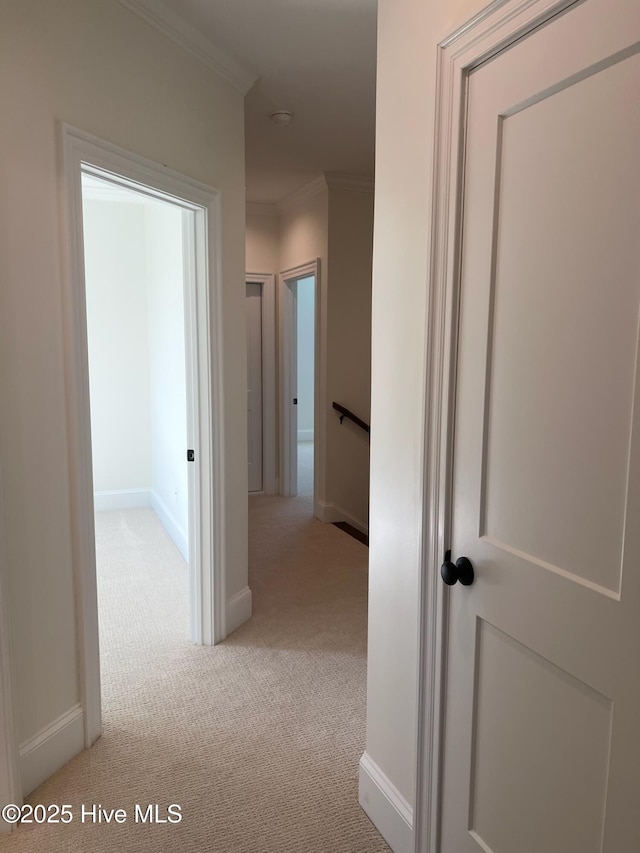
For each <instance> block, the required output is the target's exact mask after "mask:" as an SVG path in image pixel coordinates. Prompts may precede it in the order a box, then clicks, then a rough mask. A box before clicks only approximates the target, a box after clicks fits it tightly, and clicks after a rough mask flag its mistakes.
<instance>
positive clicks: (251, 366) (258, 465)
mask: <svg viewBox="0 0 640 853" xmlns="http://www.w3.org/2000/svg"><path fill="white" fill-rule="evenodd" d="M246 288H247V298H246V300H245V308H246V315H247V454H248V464H249V491H250V492H260V491H262V288H261V287H260V285H259V284H258V283H257V282H256V283H255V284H254V283H252V282H247V285H246Z"/></svg>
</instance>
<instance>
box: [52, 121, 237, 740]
mask: <svg viewBox="0 0 640 853" xmlns="http://www.w3.org/2000/svg"><path fill="white" fill-rule="evenodd" d="M60 132H61V150H62V160H63V170H64V192H63V196H62V199H63V205H64V209H65V214H66V216H65V220H64V221H65V240H64V244H63V245H64V262H65V273H66V275H65V330H66V343H67V347H66V369H67V376H68V392H69V393H68V400H67V403H68V416H69V449H70V470H71V524H72V531H73V548H74V554H73V557H74V573H75V582H76V585H77V617H78V637H79V647H80V654H79V677H80V688H81V692H82V696H83V709H82V717H81V720H82V723H83V727H84V742H85V746H87V747H89V746H91V745H92V744H93V743H94V742H95V741H96V739H97V738H98V737H99V736H100V734H101V731H102V710H101V708H102V703H101V690H100V641H99V619H98V599H97V575H96V550H95V539H96V536H95V533H96V530H95V517H94V470H93V469H94V463H93V459H92V449H91V443H92V435H91V404H90V378H89V360H90V359H89V350H88V333H87V331H88V317H87V302H88V294H87V288H86V281H85V278H86V276H85V271H86V270H85V251H84V234H83V225H84V216H83V197H82V180H83V177H84V176H85V175H90V176H92V177H93V178H96V179H99V180H101V181H104V182H105V183H106V184H108V185H109V187H108V188H107V189H111V191H113V189H114V188H120V189H126V190H128V191H130V192H134V193H136V194H140V195H142V196H145V197H146V198H148V199H154V200H156V201H160V202H163V203H165V204H168V205H170V206H171V207H172V208H175V209H176V210H177V211H178V214H179V217H180V221H181V232H180V239H181V241H182V262H183V274H182V279H181V281H182V283H183V285H184V290H183V295H182V299H183V303H182V304H183V311H184V342H185V351H184V362H183V363H184V372H185V374H186V401H187V403H186V434H187V442H186V444H187V446H186V447H184V446H183V447H182V448H181V451H182V454H184V456H183V458H184V459H185V461H187V460H189V461H188V465H187V471H188V473H187V483H188V485H187V491H188V498H187V499H188V507H189V510H188V513H187V519H188V530H187V549H186V550H187V553H188V557H189V569H188V591H187V596H186V598H187V603H186V608H185V609H186V610H187V611H188V619H187V623H188V635H189V638H190V639H191V641H192V642H194V643H197V644H203V645H213V644H214V643H217V642H219V641H220V640H221V639H223V638H224V637H225V636H226V624H225V608H224V601H225V597H224V587H223V583H224V552H223V549H222V545H221V540H222V535H221V530H222V527H223V520H222V513H223V499H224V498H223V494H222V492H221V489H222V486H221V475H220V472H221V471H222V461H221V460H222V458H223V453H224V441H223V438H224V437H223V435H222V433H221V430H220V428H219V423H220V421H221V411H222V404H221V399H220V373H221V363H222V361H221V356H222V352H221V350H222V343H221V340H220V336H218V335H213V334H212V330H211V325H212V323H213V322H216V323H217V322H219V317H218V310H219V305H220V302H219V299H220V292H221V279H220V271H219V246H220V199H219V193H218V192H217V191H216V190H215V189H213V188H211V187H208V186H206V185H205V184H201V183H199V182H197V181H193V180H192V179H191V178H188V177H185V176H184V175H181V174H179V173H178V172H173V171H171V170H169V169H167V168H166V167H163V166H161V165H159V164H157V163H154V162H153V161H151V160H147V159H145V158H142V157H139V156H138V155H135V154H132V153H130V152H128V151H126V150H124V149H121V148H118V147H117V146H115V145H112V144H111V143H109V142H105V141H104V140H100V139H98V138H97V137H94V136H91V135H90V134H86V133H84V132H83V131H81V130H78V129H77V128H73V127H70V126H69V125H66V124H61V125H60ZM212 306H213V307H212ZM128 310H129V308H128V306H125V308H123V309H121V314H120V316H119V319H120V321H121V327H122V328H124V327H125V326H126V322H127V317H126V314H127V311H128ZM118 328H120V326H119V327H118ZM117 334H119V332H118V333H117ZM165 365H166V362H165ZM129 422H130V419H129ZM130 426H131V430H132V432H133V431H134V425H133V424H130ZM136 428H137V425H136ZM191 460H192V461H191ZM103 491H106V492H109V491H124V492H126V491H127V489H120V490H118V489H108V488H107V489H104V490H103ZM131 491H133V492H136V491H138V490H137V489H132V490H131ZM178 493H180V490H179V489H178ZM103 497H105V496H103ZM106 497H108V496H106ZM138 497H139V495H138ZM174 498H175V495H174ZM154 515H155V511H154ZM167 536H169V534H167ZM173 541H174V550H176V551H177V546H176V545H175V540H173ZM178 553H179V552H178ZM148 590H149V586H147V587H146V591H148ZM144 594H145V590H144V589H143V590H142V594H141V596H140V599H139V601H140V602H142V603H144ZM167 600H168V597H167ZM168 606H170V602H169V603H168ZM129 609H130V611H131V613H130V616H131V619H132V620H136V619H137V616H138V613H137V612H136V609H135V607H132V608H129ZM231 621H232V623H233V619H232V620H231ZM184 633H185V634H186V630H185V632H184ZM141 639H142V642H144V643H146V644H147V645H148V644H149V640H150V637H149V636H148V635H147V636H144V637H142V638H141Z"/></svg>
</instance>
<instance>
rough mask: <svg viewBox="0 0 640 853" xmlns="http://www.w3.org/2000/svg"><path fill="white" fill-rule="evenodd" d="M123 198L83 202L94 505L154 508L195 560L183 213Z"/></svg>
mask: <svg viewBox="0 0 640 853" xmlns="http://www.w3.org/2000/svg"><path fill="white" fill-rule="evenodd" d="M110 192H111V194H113V195H114V196H117V194H118V192H117V190H111V191H110ZM123 196H124V197H123V199H122V200H121V201H116V200H113V201H106V200H104V199H100V200H96V199H95V198H93V197H92V192H91V189H89V190H88V192H86V193H85V200H84V216H83V219H84V242H85V275H86V293H87V334H88V343H89V377H90V383H91V441H92V451H93V480H94V482H93V485H94V493H95V505H96V509H98V510H99V509H117V508H120V507H122V508H125V507H127V506H134V505H135V506H153V508H154V509H155V511H156V513H157V514H158V516H159V518H160V520H161V521H162V523H163V524H164V526H165V527H166V529H167V531H168V532H169V534H170V535H171V537H172V538H173V540H174V542H175V543H176V545H177V546H178V548H179V550H180V551H181V553H182V555H183V556H184V558H185V560H187V561H188V559H189V557H188V542H187V537H188V508H189V507H188V471H187V462H186V450H187V419H186V418H187V415H186V406H187V394H186V376H185V326H184V283H183V277H184V276H183V251H182V227H183V226H182V217H183V213H182V210H181V209H180V208H177V207H174V206H172V205H170V204H165V203H163V202H160V201H153V200H151V199H144V200H142V199H141V200H140V201H137V202H131V201H127V198H128V197H129V195H128V193H126V194H125V193H123ZM184 215H187V214H184Z"/></svg>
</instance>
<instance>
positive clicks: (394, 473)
mask: <svg viewBox="0 0 640 853" xmlns="http://www.w3.org/2000/svg"><path fill="white" fill-rule="evenodd" d="M484 5H486V4H485V3H484V2H482V0H432V2H430V3H425V2H424V0H380V2H379V13H378V80H377V132H376V209H375V229H374V250H373V270H374V273H373V307H372V341H373V350H372V352H373V356H372V397H371V420H372V422H373V423H374V425H375V429H374V430H373V433H372V443H371V549H370V554H369V559H370V576H369V585H370V586H369V647H368V692H367V747H366V748H367V752H368V754H369V755H370V756H371V758H372V759H373V760H374V761H375V762H376V763H377V764H378V766H379V767H380V768H381V770H382V771H383V773H384V774H385V775H386V776H387V777H388V779H389V780H390V781H391V782H392V783H393V784H394V785H395V786H396V787H397V788H398V790H399V791H400V793H401V794H402V795H403V796H404V797H405V798H406V799H407V800H408V801H409V802H410V803H413V799H414V781H415V780H414V775H415V756H416V742H415V729H416V701H417V698H416V697H417V671H418V669H417V668H418V661H417V649H418V593H419V584H418V581H419V572H420V539H421V522H422V512H423V503H422V487H423V478H422V466H423V453H422V450H423V419H424V406H425V397H424V390H425V364H424V353H425V339H424V334H425V332H424V330H425V316H426V304H427V295H428V294H427V282H428V270H429V233H430V215H431V204H432V199H431V178H432V175H431V170H432V160H433V135H434V101H435V67H436V45H437V44H438V42H439V41H441V40H442V39H443V38H444V37H445V36H447V35H448V34H449V33H451V32H453V31H454V30H455V29H456V28H457V27H458V26H460V25H462V24H463V23H464V22H465V21H466V20H467V19H469V18H470V17H471V16H472V15H474V14H475V13H476V12H478V11H479V10H480V9H481V8H482V7H483V6H484Z"/></svg>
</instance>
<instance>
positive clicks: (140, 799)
mask: <svg viewBox="0 0 640 853" xmlns="http://www.w3.org/2000/svg"><path fill="white" fill-rule="evenodd" d="M310 515H311V496H310V495H306V496H300V497H298V498H278V497H253V498H251V499H250V526H249V527H250V555H249V563H250V585H251V588H252V591H253V602H254V616H253V619H252V620H251V621H250V622H249V623H247V624H245V625H244V626H242V627H241V628H240V629H238V630H237V631H236V632H235V633H234V634H233V635H232V636H231V637H230V638H229V639H228V640H227V641H225V642H224V643H223V644H221V645H220V646H217V647H216V648H214V649H211V648H203V647H194V646H191V645H189V644H188V643H187V641H186V640H185V637H186V633H187V618H186V613H187V574H186V566H185V564H184V562H183V561H182V558H181V557H180V555H179V554H178V552H177V550H176V549H175V547H174V546H173V543H172V542H171V540H169V538H168V536H167V535H166V534H165V533H164V531H163V529H162V528H161V527H160V526H159V524H158V522H157V519H156V517H155V515H154V514H153V512H152V511H150V510H144V509H142V510H129V511H127V512H112V513H101V514H99V515H98V531H97V535H98V538H99V541H100V548H101V554H102V555H103V561H102V564H101V566H100V578H99V584H100V601H101V617H102V620H103V624H102V661H103V707H104V719H105V729H104V734H103V736H102V738H101V739H100V741H98V743H97V744H96V745H95V747H94V748H93V749H92V750H90V751H88V752H84V753H83V754H81V755H80V756H78V757H77V758H76V759H74V760H73V761H72V762H71V763H70V764H68V765H67V766H66V767H64V768H63V769H62V770H61V771H60V772H59V773H57V774H56V775H55V776H54V777H53V778H52V779H50V780H49V781H48V782H46V783H45V784H44V785H43V786H41V787H40V788H39V789H38V790H37V791H36V792H35V793H34V794H33V795H32V796H31V797H29V801H30V802H32V803H34V804H35V803H43V804H49V803H58V804H62V803H70V804H72V808H73V813H74V820H73V822H72V823H70V824H69V825H65V826H63V825H57V826H55V825H50V826H35V825H32V826H24V825H23V826H22V827H21V828H20V829H19V830H17V831H16V832H15V833H14V834H13V835H12V836H11V837H10V838H9V839H8V840H3V841H0V848H1V849H3V850H5V849H6V850H7V851H11V853H14V851H16V853H17V852H18V851H20V853H22V851H24V853H26V851H35V850H43V849H47V850H48V851H78V850H85V849H87V850H88V849H91V850H92V851H111V850H114V851H115V850H118V851H122V850H125V851H128V850H134V849H135V850H136V851H163V850H175V849H178V848H179V849H180V850H182V851H187V853H190V851H193V853H201V852H203V851H213V853H289V851H290V853H305V851H310V853H312V851H318V853H359V851H362V853H375V851H383V850H387V849H388V848H387V846H386V844H385V843H384V841H383V840H382V839H381V838H380V836H379V835H378V833H377V832H376V830H375V829H374V828H373V827H372V825H371V824H370V823H369V821H368V819H367V818H366V816H365V814H364V812H362V811H361V809H360V807H359V806H358V803H357V769H358V760H359V758H360V755H361V753H362V751H363V749H364V712H365V673H366V645H365V644H366V585H367V575H366V561H367V550H366V548H365V547H364V546H362V545H361V544H360V543H358V542H356V541H355V540H353V539H351V538H350V537H349V536H347V535H345V534H344V533H342V532H341V531H339V530H337V529H336V528H334V527H333V526H332V525H325V524H322V523H321V522H319V521H316V520H315V519H312V518H310ZM123 541H125V542H126V543H127V549H126V552H125V551H124V550H123V549H122V546H121V543H122V542H123ZM158 543H159V544H158ZM82 803H84V804H85V806H86V805H89V804H94V803H96V804H98V803H100V804H101V805H102V807H103V808H105V809H112V808H117V807H122V808H124V809H126V810H127V813H128V816H129V819H128V820H127V822H126V823H124V824H121V825H117V824H114V823H111V824H109V825H105V824H104V823H103V824H101V825H94V824H92V823H90V822H85V823H82V822H81V820H80V804H82ZM136 803H139V804H142V805H144V806H145V807H146V805H147V804H148V803H158V804H159V805H160V814H161V816H166V813H165V810H166V806H167V805H169V804H171V803H177V804H179V805H180V806H181V807H182V815H183V820H182V822H181V823H180V824H177V825H171V824H161V825H144V824H136V823H135V822H134V819H133V813H134V805H135V804H136Z"/></svg>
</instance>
